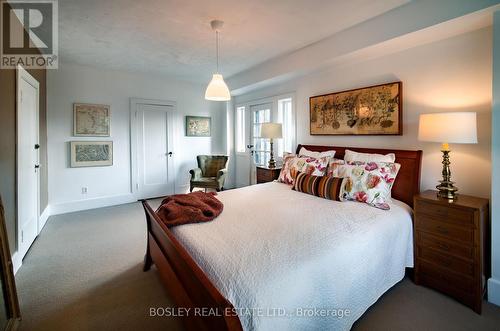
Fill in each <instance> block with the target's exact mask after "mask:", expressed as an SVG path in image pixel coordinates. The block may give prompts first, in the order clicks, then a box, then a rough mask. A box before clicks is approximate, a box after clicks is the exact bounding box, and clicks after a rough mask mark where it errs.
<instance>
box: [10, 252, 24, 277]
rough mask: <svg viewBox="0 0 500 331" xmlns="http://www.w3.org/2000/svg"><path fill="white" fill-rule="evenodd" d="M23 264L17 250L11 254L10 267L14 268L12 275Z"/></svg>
mask: <svg viewBox="0 0 500 331" xmlns="http://www.w3.org/2000/svg"><path fill="white" fill-rule="evenodd" d="M22 265H23V258H22V257H21V254H19V252H15V253H14V254H12V269H14V275H15V274H16V273H17V272H18V270H19V268H21V266H22Z"/></svg>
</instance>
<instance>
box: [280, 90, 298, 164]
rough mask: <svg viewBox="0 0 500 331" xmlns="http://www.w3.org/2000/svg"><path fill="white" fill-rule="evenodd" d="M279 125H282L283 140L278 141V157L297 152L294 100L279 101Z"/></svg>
mask: <svg viewBox="0 0 500 331" xmlns="http://www.w3.org/2000/svg"><path fill="white" fill-rule="evenodd" d="M277 122H278V123H281V124H282V133H283V139H279V140H278V144H277V149H276V156H277V157H282V156H283V153H285V152H286V153H294V152H295V125H294V123H295V121H294V118H293V111H292V98H284V99H279V100H278V119H277Z"/></svg>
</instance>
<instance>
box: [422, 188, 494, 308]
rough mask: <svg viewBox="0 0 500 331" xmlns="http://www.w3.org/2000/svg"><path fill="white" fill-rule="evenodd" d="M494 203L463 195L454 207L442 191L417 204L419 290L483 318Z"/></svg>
mask: <svg viewBox="0 0 500 331" xmlns="http://www.w3.org/2000/svg"><path fill="white" fill-rule="evenodd" d="M488 205H489V202H488V200H487V199H482V198H476V197H471V196H467V195H462V194H459V195H458V197H457V199H456V200H454V201H451V202H450V201H449V200H447V199H443V198H438V197H437V191H425V192H423V193H421V194H418V195H416V196H415V198H414V208H415V220H414V234H415V235H414V241H415V274H414V280H415V283H416V284H417V285H425V286H428V287H431V288H433V289H436V290H438V291H440V292H443V293H446V294H448V295H449V296H451V297H453V298H455V299H457V300H458V301H460V302H462V303H463V304H465V305H467V306H469V307H471V308H472V309H473V310H474V311H475V312H476V313H478V314H480V313H481V304H482V301H483V296H484V292H485V289H486V280H487V277H488V276H489V272H490V270H489V249H490V248H489V238H488V229H489V216H488V215H489V206H488Z"/></svg>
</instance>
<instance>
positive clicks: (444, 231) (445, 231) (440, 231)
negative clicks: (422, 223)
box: [436, 225, 449, 234]
mask: <svg viewBox="0 0 500 331" xmlns="http://www.w3.org/2000/svg"><path fill="white" fill-rule="evenodd" d="M436 229H437V230H438V232H439V233H442V234H447V233H448V232H449V231H448V229H446V228H444V227H442V226H441V225H438V227H437V228H436Z"/></svg>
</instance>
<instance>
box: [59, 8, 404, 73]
mask: <svg viewBox="0 0 500 331" xmlns="http://www.w3.org/2000/svg"><path fill="white" fill-rule="evenodd" d="M409 1H410V0H378V1H373V0H349V1H345V0H302V1H301V0H248V1H238V0H210V1H206V0H198V1H195V0H143V1H137V0H87V1H81V0H59V56H60V60H61V61H62V62H71V63H77V64H84V65H92V66H97V67H105V68H109V69H116V70H127V71H139V72H146V73H155V74H158V75H169V76H173V77H175V78H178V79H183V80H189V81H194V82H206V81H207V80H208V79H209V77H210V76H211V74H212V73H213V71H214V70H215V35H214V33H213V31H212V30H211V29H210V24H209V23H210V21H211V20H213V19H221V20H224V21H225V25H224V29H223V30H222V32H221V68H220V69H221V70H220V71H221V73H222V74H224V76H225V77H228V76H231V75H234V74H236V73H238V72H241V71H243V70H246V69H249V68H251V67H254V66H256V65H257V64H259V63H262V62H264V61H266V60H269V59H271V58H274V57H276V56H279V55H282V54H286V53H289V52H292V51H295V50H297V49H300V48H302V47H304V46H307V45H309V44H312V43H314V42H317V41H319V40H321V39H324V38H326V37H328V36H330V35H333V34H335V33H336V32H339V31H341V30H344V29H346V28H348V27H350V26H353V25H356V24H358V23H361V22H363V21H366V20H369V19H370V18H372V17H375V16H378V15H380V14H383V13H385V12H387V11H389V10H391V9H393V8H396V7H398V6H400V5H402V4H405V3H407V2H409Z"/></svg>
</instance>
